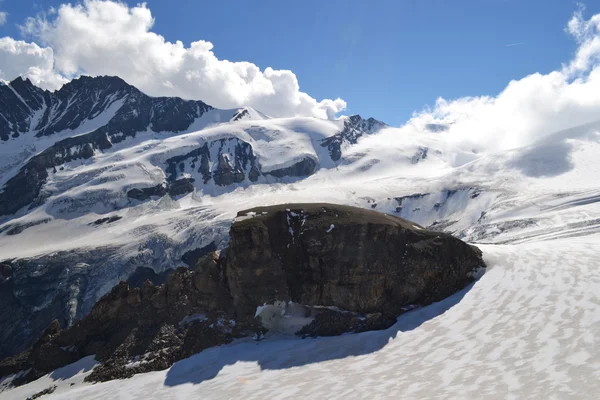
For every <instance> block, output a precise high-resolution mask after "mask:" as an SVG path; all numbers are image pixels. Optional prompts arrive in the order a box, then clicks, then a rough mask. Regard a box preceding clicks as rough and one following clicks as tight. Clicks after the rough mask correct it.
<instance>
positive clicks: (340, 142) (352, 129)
mask: <svg viewBox="0 0 600 400" xmlns="http://www.w3.org/2000/svg"><path fill="white" fill-rule="evenodd" d="M342 120H343V122H344V128H343V129H342V131H341V132H339V133H338V134H336V135H333V136H331V137H329V138H327V139H325V140H324V141H323V143H322V146H323V147H327V148H328V149H329V153H330V154H331V158H332V159H333V160H334V161H338V160H339V159H340V158H341V157H342V149H343V148H344V147H347V146H349V145H352V144H356V142H357V141H358V139H359V138H361V137H362V136H364V135H370V134H373V133H375V132H377V131H379V130H380V129H383V128H385V127H386V126H387V125H386V124H384V123H383V122H381V121H378V120H376V119H375V118H368V119H364V118H362V117H361V116H360V115H358V114H357V115H352V116H350V117H344V118H343V119H342Z"/></svg>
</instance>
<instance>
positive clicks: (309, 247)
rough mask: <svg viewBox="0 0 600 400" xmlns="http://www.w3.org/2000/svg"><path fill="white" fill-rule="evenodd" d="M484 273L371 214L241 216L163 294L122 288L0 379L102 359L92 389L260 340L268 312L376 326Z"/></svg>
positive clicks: (445, 247)
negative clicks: (239, 341) (223, 244)
mask: <svg viewBox="0 0 600 400" xmlns="http://www.w3.org/2000/svg"><path fill="white" fill-rule="evenodd" d="M357 244H358V245H357ZM482 267H484V262H483V260H482V258H481V252H480V251H479V250H478V249H477V248H475V247H473V246H470V245H468V244H466V243H464V242H462V241H460V240H458V239H456V238H454V237H452V236H450V235H447V234H443V233H439V232H432V231H428V230H425V229H423V228H422V227H420V226H418V225H415V224H413V223H410V222H408V221H406V220H403V219H400V218H398V217H394V216H391V215H386V214H381V213H378V212H376V211H371V210H365V209H359V208H354V207H348V206H339V205H331V204H289V205H280V206H272V207H260V208H254V209H251V210H246V211H242V212H240V213H238V218H236V221H235V222H234V223H233V225H232V227H231V230H230V245H229V247H228V248H226V249H225V250H223V251H221V252H219V251H216V252H212V253H209V254H208V255H206V256H204V257H202V258H200V259H199V260H198V261H196V262H195V263H194V267H193V268H191V269H188V268H178V269H177V270H176V271H175V272H174V273H173V274H171V275H170V276H169V277H168V278H167V281H166V283H165V284H163V285H160V286H155V285H153V284H152V283H151V282H150V281H146V282H145V283H144V284H143V285H142V287H132V286H130V285H128V284H127V283H126V282H121V283H120V284H118V285H117V286H116V287H114V288H113V289H112V291H111V292H110V293H108V294H107V295H105V296H104V297H103V298H102V299H100V300H99V301H98V303H97V304H96V305H95V306H94V307H93V309H92V311H91V312H90V313H89V314H88V315H87V316H85V317H84V318H82V319H81V320H79V321H77V322H75V324H74V325H73V326H71V327H70V328H66V329H61V323H60V322H59V321H54V322H52V323H51V324H50V326H49V327H48V328H47V329H46V330H45V331H44V333H43V335H42V337H41V338H40V339H39V340H38V341H37V342H36V343H35V344H34V345H33V346H32V347H31V348H29V349H27V350H26V351H25V352H23V353H20V354H18V355H16V356H13V357H9V358H6V359H4V360H3V361H1V362H0V375H1V376H4V375H9V374H13V373H16V372H18V371H23V370H29V372H28V373H27V374H25V375H24V376H23V377H22V381H21V382H25V381H29V380H32V379H35V378H37V377H39V376H41V375H43V374H45V373H48V372H50V371H52V370H54V369H56V368H58V367H61V366H64V365H66V364H69V363H72V362H74V361H76V360H78V359H80V358H82V357H85V356H88V355H92V354H95V355H96V358H97V359H98V360H99V361H101V362H102V364H101V365H100V366H99V367H96V369H95V370H94V372H93V373H92V374H91V375H90V376H89V377H88V380H92V381H103V380H110V379H115V378H123V377H127V376H131V375H133V374H135V373H139V372H144V371H149V370H158V369H164V368H168V367H169V366H170V365H172V364H173V363H174V362H175V361H177V360H179V359H182V358H185V357H188V356H190V355H192V354H194V353H196V352H199V351H202V350H203V349H205V348H207V347H211V346H215V345H219V344H223V343H228V342H230V341H231V340H233V339H234V338H237V337H245V336H255V337H256V338H260V337H261V336H262V335H263V334H264V333H265V331H266V329H268V328H273V327H274V325H273V324H272V323H269V324H266V323H265V322H272V321H262V322H261V320H262V318H263V317H267V313H265V312H264V310H265V309H268V305H270V304H271V305H279V306H280V307H283V308H282V311H284V312H286V313H287V312H290V313H291V314H290V316H291V317H300V318H302V321H305V322H306V323H303V324H302V325H301V326H299V329H298V330H297V334H299V335H301V336H319V335H337V334H341V333H344V332H349V331H350V332H360V331H364V330H370V329H382V328H385V327H388V326H390V325H391V324H392V323H393V322H394V320H395V317H396V316H398V315H399V314H402V313H403V312H406V311H407V310H409V309H411V308H413V307H415V306H420V305H426V304H430V303H432V302H435V301H439V300H441V299H443V298H445V297H447V296H449V295H450V294H453V293H454V292H456V291H458V290H460V289H462V288H464V287H465V286H466V285H467V284H468V283H469V282H472V281H473V279H474V273H476V272H477V271H478V270H479V269H480V268H482ZM8 269H9V266H3V273H4V270H6V273H10V271H8ZM261 310H263V312H261ZM292 311H293V312H292ZM277 314H280V313H277ZM256 315H258V316H259V317H261V318H260V319H256V318H255V316H256Z"/></svg>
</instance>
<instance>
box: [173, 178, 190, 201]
mask: <svg viewBox="0 0 600 400" xmlns="http://www.w3.org/2000/svg"><path fill="white" fill-rule="evenodd" d="M193 191H194V179H193V178H181V179H177V180H176V181H175V182H172V183H171V184H170V185H169V194H170V195H171V196H172V197H176V196H183V195H184V194H188V193H192V192H193Z"/></svg>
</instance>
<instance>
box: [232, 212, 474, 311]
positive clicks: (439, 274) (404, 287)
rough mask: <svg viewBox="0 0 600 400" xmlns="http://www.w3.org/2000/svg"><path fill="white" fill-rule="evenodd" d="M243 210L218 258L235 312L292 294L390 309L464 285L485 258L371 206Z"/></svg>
mask: <svg viewBox="0 0 600 400" xmlns="http://www.w3.org/2000/svg"><path fill="white" fill-rule="evenodd" d="M288 210H289V211H288ZM248 213H255V216H254V217H252V218H247V219H243V220H241V221H239V222H235V223H234V224H233V225H232V227H231V231H230V237H231V239H230V244H229V248H228V249H227V250H226V258H225V264H226V267H225V271H226V273H227V279H228V282H229V288H230V291H231V295H232V297H233V302H234V305H235V308H236V310H237V311H238V312H240V313H241V314H242V315H243V314H245V313H249V312H251V311H253V310H255V309H256V307H257V306H259V305H262V304H265V303H272V302H273V301H274V300H283V301H290V300H291V301H293V302H296V303H300V304H307V305H329V306H337V307H340V308H342V309H345V310H349V311H355V312H361V313H376V312H381V313H384V314H386V315H391V316H396V315H399V314H400V313H401V312H402V311H403V307H405V306H406V305H408V304H429V303H432V302H435V301H439V300H441V299H443V298H445V297H447V296H449V295H451V294H452V293H455V292H456V291H458V290H460V289H462V288H464V287H465V286H466V285H467V284H468V283H469V282H471V281H472V278H471V272H472V271H473V270H474V269H476V268H477V267H480V266H483V265H484V262H483V260H482V258H481V253H480V252H479V250H478V249H476V248H474V247H473V246H470V245H468V244H466V243H464V242H462V241H460V240H459V239H456V238H454V237H452V236H450V235H448V234H444V233H439V232H432V231H427V230H425V229H423V228H421V227H419V226H417V225H415V224H413V223H410V222H408V221H405V220H403V219H400V218H397V217H394V216H391V215H386V214H381V213H378V212H376V211H371V210H364V209H358V208H354V207H347V206H339V205H335V206H334V205H329V204H290V205H281V206H274V207H262V208H256V209H253V210H248V211H242V212H240V213H239V215H248ZM263 213H264V214H263ZM251 215H253V214H251Z"/></svg>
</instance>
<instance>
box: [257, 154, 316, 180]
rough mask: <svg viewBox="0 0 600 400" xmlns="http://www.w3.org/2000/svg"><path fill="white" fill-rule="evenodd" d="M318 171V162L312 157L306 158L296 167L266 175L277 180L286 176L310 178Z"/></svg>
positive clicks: (272, 171)
mask: <svg viewBox="0 0 600 400" xmlns="http://www.w3.org/2000/svg"><path fill="white" fill-rule="evenodd" d="M316 169H317V162H316V161H315V160H313V159H312V158H310V157H305V158H303V159H302V161H298V162H297V163H295V164H294V165H291V166H289V167H286V168H280V169H274V170H271V171H269V172H267V173H266V174H268V175H273V176H275V177H277V178H283V177H284V176H310V175H312V174H313V173H314V172H315V170H316Z"/></svg>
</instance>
